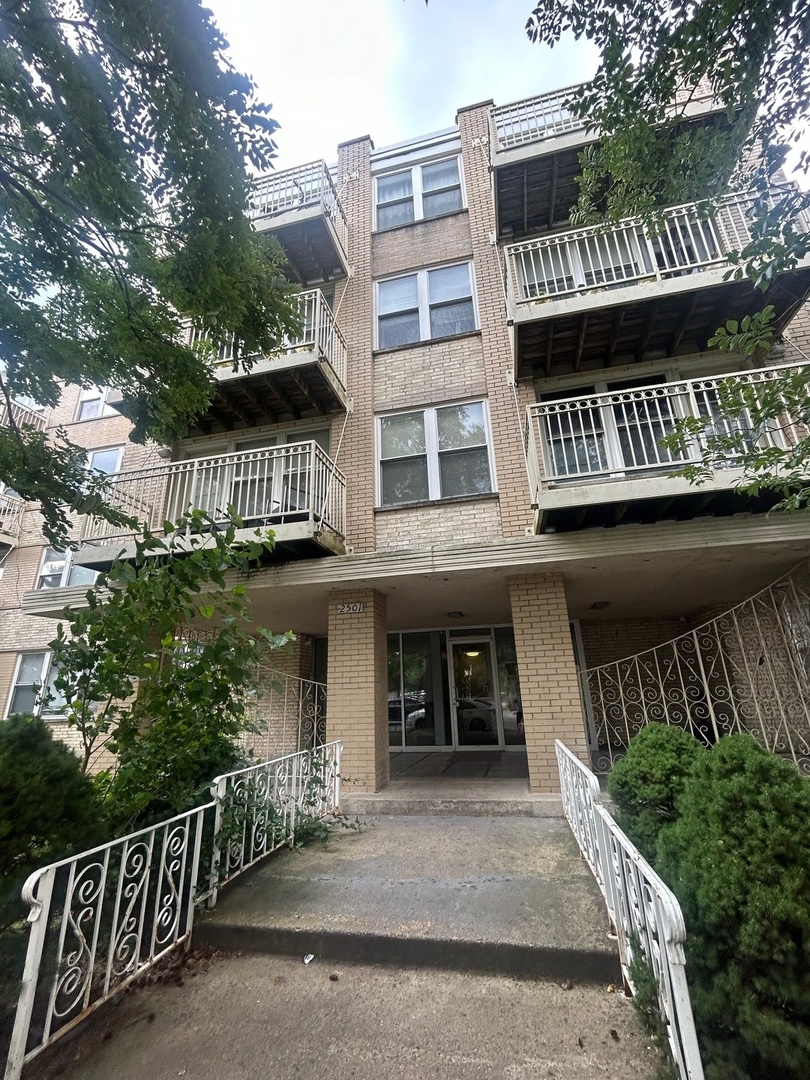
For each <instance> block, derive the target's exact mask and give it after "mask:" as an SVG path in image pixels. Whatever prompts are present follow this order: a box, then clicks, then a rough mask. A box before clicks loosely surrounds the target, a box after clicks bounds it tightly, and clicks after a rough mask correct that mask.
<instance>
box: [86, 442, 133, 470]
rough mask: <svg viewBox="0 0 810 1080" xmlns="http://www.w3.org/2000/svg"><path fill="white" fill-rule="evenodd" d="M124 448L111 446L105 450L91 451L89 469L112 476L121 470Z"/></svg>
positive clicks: (88, 462)
mask: <svg viewBox="0 0 810 1080" xmlns="http://www.w3.org/2000/svg"><path fill="white" fill-rule="evenodd" d="M123 452H124V448H123V446H109V447H107V448H105V449H104V450H90V451H89V452H88V454H87V465H88V468H90V469H92V470H93V472H99V473H106V475H107V476H112V475H113V473H117V472H119V471H120V469H121V457H122V455H123Z"/></svg>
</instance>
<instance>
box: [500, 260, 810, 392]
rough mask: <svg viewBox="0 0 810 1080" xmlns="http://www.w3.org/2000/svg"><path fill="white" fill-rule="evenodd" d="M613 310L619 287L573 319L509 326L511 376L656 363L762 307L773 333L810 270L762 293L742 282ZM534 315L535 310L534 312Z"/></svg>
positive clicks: (800, 295)
mask: <svg viewBox="0 0 810 1080" xmlns="http://www.w3.org/2000/svg"><path fill="white" fill-rule="evenodd" d="M694 281H695V288H694V290H693V291H692V292H689V293H680V294H678V295H675V296H666V295H664V296H662V297H660V298H657V299H651V300H645V301H643V302H642V303H636V304H621V303H619V300H620V297H621V289H620V288H617V289H615V290H608V291H605V292H601V293H598V294H597V293H594V295H593V299H594V305H597V304H599V305H602V306H600V307H598V308H597V307H596V306H594V308H593V309H591V310H589V311H584V312H579V313H577V314H573V315H560V316H559V317H556V318H548V319H542V318H539V319H538V321H536V322H526V323H522V324H520V325H519V326H518V327H517V375H518V378H532V377H534V378H543V377H549V376H554V375H569V374H571V373H572V372H577V371H582V372H586V371H598V370H601V369H603V368H609V367H610V366H611V365H612V364H619V363H621V364H627V363H633V362H640V361H642V360H661V359H664V358H667V357H672V356H685V355H689V354H691V353H696V352H701V351H703V350H704V349H705V348H706V346H707V342H708V340H709V338H710V337H712V336H713V334H714V332H715V330H716V329H717V327H718V326H721V325H722V324H723V323H725V322H726V321H727V320H729V319H741V318H742V317H743V316H744V315H746V314H750V313H751V312H753V311H757V310H759V309H760V308H761V307H763V306H764V305H765V304H773V305H774V307H775V308H776V318H777V328H779V329H781V328H782V327H783V326H784V325H785V324H786V323H787V321H788V320H789V319H790V318H791V317H792V316H793V315H794V314H795V311H796V308H797V306H798V305H799V304H800V303H801V302H802V300H803V299H804V298H805V297H806V295H807V292H808V289H810V269H801V270H796V271H794V272H793V273H790V274H784V275H782V277H780V278H779V280H778V281H777V282H776V283H775V284H774V285H773V286H772V287H771V289H770V290H769V291H768V293H767V294H763V293H761V292H759V291H758V290H756V289H754V288H753V287H752V285H751V284H750V283H749V282H747V281H742V282H728V283H726V284H723V285H719V286H716V287H714V288H709V289H707V288H705V287H703V288H701V280H700V275H699V274H696V275H695V277H694ZM539 314H542V306H541V307H540V309H539Z"/></svg>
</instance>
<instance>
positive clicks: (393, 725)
mask: <svg viewBox="0 0 810 1080" xmlns="http://www.w3.org/2000/svg"><path fill="white" fill-rule="evenodd" d="M401 686H402V657H401V655H400V651H399V634H389V635H388V745H389V746H391V747H398V746H402V695H401V693H400V690H401Z"/></svg>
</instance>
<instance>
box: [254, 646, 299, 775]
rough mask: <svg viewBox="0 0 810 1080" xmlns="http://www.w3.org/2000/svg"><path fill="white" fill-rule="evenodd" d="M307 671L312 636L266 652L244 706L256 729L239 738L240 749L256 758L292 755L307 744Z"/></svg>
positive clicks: (264, 759) (266, 758)
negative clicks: (252, 694)
mask: <svg viewBox="0 0 810 1080" xmlns="http://www.w3.org/2000/svg"><path fill="white" fill-rule="evenodd" d="M311 672H312V638H311V637H308V636H307V635H300V636H299V637H297V638H296V639H295V640H294V641H292V642H290V643H289V644H288V645H285V646H284V647H283V648H281V649H277V650H276V651H275V652H272V653H270V655H269V656H268V657H267V659H266V660H265V661H264V663H263V664H262V666H261V669H260V671H259V696H258V698H256V699H255V700H254V701H253V702H251V703H250V704H249V705H248V708H247V714H248V719H249V721H250V723H251V726H252V727H253V728H255V729H256V730H254V731H251V732H249V733H248V734H246V735H245V736H244V738H243V739H242V746H243V747H244V749H245V750H247V751H248V752H250V753H252V754H253V755H254V756H255V757H256V758H257V759H259V760H260V761H267V760H269V759H270V758H274V757H279V756H281V755H282V754H294V753H296V752H297V751H298V750H302V749H304V748H305V746H307V745H311V743H312V741H313V730H312V719H313V705H314V702H313V701H312V695H311V693H310V684H309V682H308V680H310V679H311ZM285 676H287V677H285Z"/></svg>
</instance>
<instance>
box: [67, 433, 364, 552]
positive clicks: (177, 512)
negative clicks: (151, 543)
mask: <svg viewBox="0 0 810 1080" xmlns="http://www.w3.org/2000/svg"><path fill="white" fill-rule="evenodd" d="M107 502H108V503H109V504H110V505H111V506H114V507H116V508H117V509H121V510H123V511H124V512H125V513H128V514H131V515H133V516H135V517H136V518H137V519H138V520H139V521H141V522H143V524H146V525H148V526H149V527H150V528H151V529H152V531H153V532H155V533H157V534H160V533H161V527H162V524H163V522H164V521H166V520H169V521H176V520H178V518H180V517H181V516H182V515H183V514H184V513H185V512H186V511H188V510H191V509H195V510H203V511H205V513H207V514H210V516H211V517H213V518H214V520H224V519H225V516H226V514H227V511H228V507H229V506H233V507H234V509H235V510H236V513H237V514H239V516H240V517H241V518H242V519H243V520H244V522H245V525H246V526H248V527H252V526H254V525H255V526H260V525H267V526H277V525H285V524H288V523H293V522H302V521H309V522H310V523H311V525H312V528H313V531H317V530H320V529H321V528H322V527H323V526H324V525H325V526H326V527H327V528H328V529H330V530H332V531H333V532H335V533H337V534H338V535H339V536H344V535H345V532H346V479H345V477H344V475H343V473H342V472H341V471H340V469H338V468H337V466H336V465H335V463H334V462H333V461H332V460H331V458H329V457H328V455H327V454H325V453H324V452H323V450H321V448H320V446H318V444H317V443H316V442H314V441H307V442H300V443H288V444H287V445H285V446H273V447H268V448H267V449H260V450H245V451H239V452H237V453H234V454H219V455H217V456H216V457H209V458H191V459H189V460H187V461H177V462H167V463H165V464H161V465H154V466H151V467H148V468H144V469H134V470H132V471H131V472H122V473H118V474H116V475H115V476H113V477H111V479H110V493H109V495H108V497H107ZM133 507H140V512H134V511H133ZM127 535H131V534H129V533H126V532H125V531H123V530H121V529H120V528H117V527H116V526H113V525H110V523H109V522H106V521H102V520H100V519H97V518H85V519H84V526H83V531H82V540H83V541H84V542H89V543H99V542H101V541H108V540H112V539H115V538H119V537H124V536H127Z"/></svg>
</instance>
